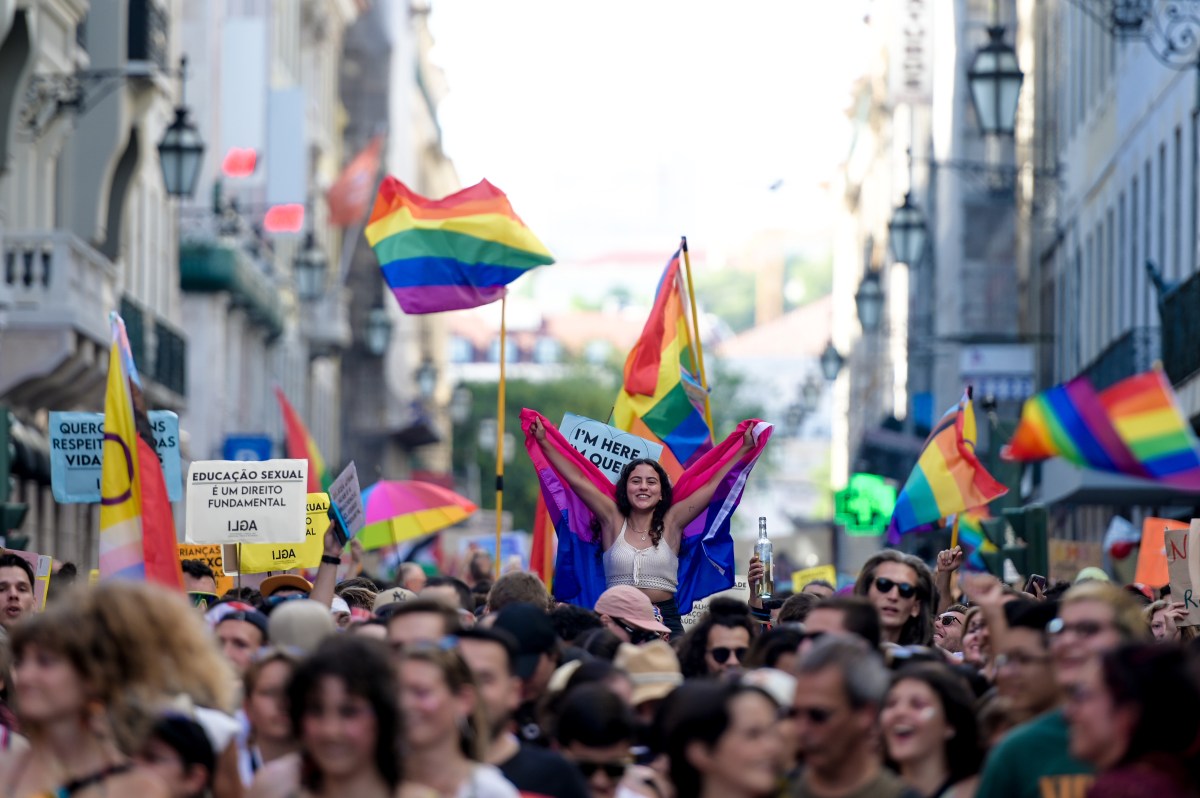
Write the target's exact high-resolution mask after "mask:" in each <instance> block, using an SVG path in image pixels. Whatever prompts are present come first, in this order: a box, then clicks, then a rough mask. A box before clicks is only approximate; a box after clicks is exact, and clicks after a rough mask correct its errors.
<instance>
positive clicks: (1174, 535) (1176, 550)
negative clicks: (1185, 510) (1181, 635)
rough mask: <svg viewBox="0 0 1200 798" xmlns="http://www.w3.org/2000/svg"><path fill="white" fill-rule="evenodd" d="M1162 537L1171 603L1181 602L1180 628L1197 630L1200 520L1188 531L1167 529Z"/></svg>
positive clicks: (1199, 612)
mask: <svg viewBox="0 0 1200 798" xmlns="http://www.w3.org/2000/svg"><path fill="white" fill-rule="evenodd" d="M1163 534H1164V540H1165V542H1166V549H1167V573H1168V574H1169V575H1170V577H1171V601H1181V602H1183V606H1184V607H1185V608H1186V609H1187V618H1186V619H1185V620H1183V621H1181V622H1180V623H1179V625H1180V626H1200V518H1193V519H1192V525H1191V527H1190V528H1188V529H1168V530H1167V531H1166V532H1165V533H1163Z"/></svg>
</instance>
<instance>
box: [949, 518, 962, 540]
mask: <svg viewBox="0 0 1200 798" xmlns="http://www.w3.org/2000/svg"><path fill="white" fill-rule="evenodd" d="M959 515H961V513H955V514H954V526H953V527H951V528H950V548H951V549H953V548H954V547H955V546H957V545H958V517H959Z"/></svg>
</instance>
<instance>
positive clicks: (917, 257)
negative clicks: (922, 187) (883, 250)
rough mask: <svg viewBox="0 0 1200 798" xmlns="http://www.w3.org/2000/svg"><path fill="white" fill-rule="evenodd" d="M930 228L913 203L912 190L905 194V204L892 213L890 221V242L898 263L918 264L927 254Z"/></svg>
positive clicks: (893, 255)
mask: <svg viewBox="0 0 1200 798" xmlns="http://www.w3.org/2000/svg"><path fill="white" fill-rule="evenodd" d="M927 237H928V229H927V228H926V227H925V217H924V215H922V213H921V210H920V209H919V208H918V207H917V206H916V205H914V204H913V201H912V192H908V193H907V194H905V195H904V204H902V205H901V206H900V207H899V208H897V209H896V212H895V213H893V214H892V220H891V221H890V222H888V244H889V246H891V248H892V257H893V258H895V259H896V262H897V263H906V264H908V265H909V266H913V267H915V266H917V265H919V264H920V263H921V258H922V256H924V254H925V239H926V238H927Z"/></svg>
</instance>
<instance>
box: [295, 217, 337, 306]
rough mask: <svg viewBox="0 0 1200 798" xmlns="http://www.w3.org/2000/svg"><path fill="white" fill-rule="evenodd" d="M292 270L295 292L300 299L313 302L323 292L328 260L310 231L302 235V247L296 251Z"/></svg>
mask: <svg viewBox="0 0 1200 798" xmlns="http://www.w3.org/2000/svg"><path fill="white" fill-rule="evenodd" d="M292 270H293V271H294V272H295V273H296V293H297V294H298V295H299V296H300V301H302V302H314V301H316V300H318V299H320V298H321V295H322V294H324V293H325V273H326V272H327V271H328V270H329V262H328V260H326V258H325V253H324V252H322V251H321V248H320V247H318V246H317V239H316V236H314V235H313V234H312V233H311V232H310V233H309V234H308V235H307V236H305V237H304V249H302V250H300V251H299V252H298V253H296V258H295V260H293V261H292Z"/></svg>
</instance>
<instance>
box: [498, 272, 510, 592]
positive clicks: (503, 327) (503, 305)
mask: <svg viewBox="0 0 1200 798" xmlns="http://www.w3.org/2000/svg"><path fill="white" fill-rule="evenodd" d="M507 310H508V293H507V292H505V294H504V296H502V297H500V385H499V388H498V390H497V391H496V564H495V568H496V578H497V579H499V578H500V538H501V530H502V528H503V523H504V519H503V510H504V356H505V351H504V350H505V348H506V344H507V343H508V342H507V338H508V327H507V319H506V316H507Z"/></svg>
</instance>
